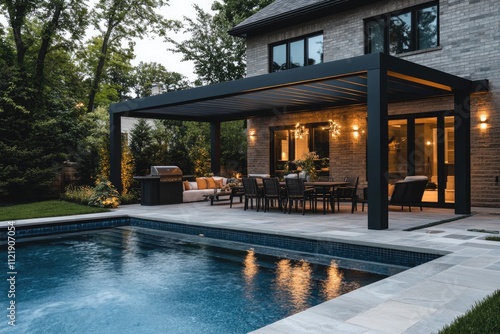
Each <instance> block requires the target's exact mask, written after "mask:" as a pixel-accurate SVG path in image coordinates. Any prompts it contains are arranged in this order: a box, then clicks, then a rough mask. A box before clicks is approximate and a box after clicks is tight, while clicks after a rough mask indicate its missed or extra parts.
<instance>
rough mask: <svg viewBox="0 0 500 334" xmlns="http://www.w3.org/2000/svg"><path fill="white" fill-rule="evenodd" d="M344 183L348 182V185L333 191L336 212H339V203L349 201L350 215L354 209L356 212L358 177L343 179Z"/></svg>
mask: <svg viewBox="0 0 500 334" xmlns="http://www.w3.org/2000/svg"><path fill="white" fill-rule="evenodd" d="M344 181H345V182H349V184H348V185H346V186H342V187H337V189H335V198H336V199H337V210H338V211H340V201H349V202H351V213H354V209H356V211H357V210H358V183H359V176H348V177H346V178H345V179H344Z"/></svg>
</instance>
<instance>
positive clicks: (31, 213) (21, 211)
mask: <svg viewBox="0 0 500 334" xmlns="http://www.w3.org/2000/svg"><path fill="white" fill-rule="evenodd" d="M107 211H109V210H108V209H103V208H94V207H90V206H86V205H80V204H76V203H70V202H66V201H44V202H35V203H28V204H16V205H11V206H2V207H0V221H4V220H19V219H31V218H43V217H58V216H70V215H79V214H86V213H98V212H107Z"/></svg>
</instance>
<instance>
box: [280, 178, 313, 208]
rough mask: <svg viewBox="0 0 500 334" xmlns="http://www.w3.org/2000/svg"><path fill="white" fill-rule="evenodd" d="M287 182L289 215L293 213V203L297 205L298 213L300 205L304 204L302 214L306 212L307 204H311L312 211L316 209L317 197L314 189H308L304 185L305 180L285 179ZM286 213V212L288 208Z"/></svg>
mask: <svg viewBox="0 0 500 334" xmlns="http://www.w3.org/2000/svg"><path fill="white" fill-rule="evenodd" d="M285 182H286V197H287V203H285V205H288V213H290V212H292V206H293V203H295V211H297V208H298V203H299V202H300V203H302V214H305V212H306V203H307V202H309V207H310V209H311V210H312V211H315V208H316V202H315V201H316V195H315V191H314V188H307V189H306V187H305V185H304V179H300V178H298V179H285ZM284 212H286V207H285V210H284Z"/></svg>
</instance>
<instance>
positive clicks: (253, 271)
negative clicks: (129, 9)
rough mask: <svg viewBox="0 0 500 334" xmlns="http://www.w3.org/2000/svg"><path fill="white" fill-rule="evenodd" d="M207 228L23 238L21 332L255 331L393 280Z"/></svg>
mask: <svg viewBox="0 0 500 334" xmlns="http://www.w3.org/2000/svg"><path fill="white" fill-rule="evenodd" d="M132 225H133V224H132ZM66 227H67V225H64V226H62V225H61V226H60V228H62V230H64V229H66ZM70 230H71V229H70ZM205 233H208V232H207V231H205ZM34 234H35V235H36V233H34ZM42 234H43V233H42ZM199 234H200V233H199ZM199 234H198V235H192V236H188V235H180V234H177V233H172V232H167V231H161V230H153V229H150V228H144V227H137V226H130V225H127V224H123V226H118V227H114V228H110V229H101V230H89V231H83V232H77V233H69V234H57V235H50V236H45V237H43V238H39V239H38V240H37V241H36V242H32V241H30V242H29V243H28V242H20V243H18V245H17V249H16V255H17V270H18V278H17V279H18V281H17V282H16V284H17V291H18V293H17V296H16V304H17V305H18V308H17V326H16V330H17V331H18V332H20V333H26V332H29V333H80V332H82V329H83V330H84V331H85V332H87V333H246V332H248V331H251V330H254V329H257V328H260V327H262V326H265V325H267V324H270V323H272V322H274V321H277V320H279V319H282V318H284V317H286V316H289V315H291V314H294V313H297V312H299V311H301V310H305V309H307V308H309V307H311V306H313V305H317V304H319V303H321V302H323V301H325V300H328V299H331V298H334V297H335V296H337V295H340V294H343V293H346V292H348V291H351V290H353V289H356V288H358V287H360V286H363V285H366V284H370V283H372V282H375V281H377V280H380V279H382V278H384V277H386V276H385V275H380V274H374V273H366V272H361V271H357V270H346V269H341V268H339V267H338V266H337V264H336V262H335V261H332V260H331V258H329V257H325V256H318V260H319V261H318V262H323V263H324V262H325V259H328V258H329V259H330V260H329V261H332V262H330V263H328V265H319V264H314V263H313V262H311V261H304V260H301V258H303V257H306V254H300V253H297V252H293V251H289V250H280V249H276V248H265V247H261V246H255V247H254V248H252V247H251V246H248V244H243V243H241V242H238V243H234V242H230V241H224V240H216V239H209V238H205V237H202V236H200V235H199ZM26 240H27V239H26ZM264 248H265V249H266V250H265V251H263V253H265V254H261V253H260V250H264ZM271 253H274V254H271ZM271 255H278V256H279V257H274V256H271ZM302 255H304V256H302ZM314 257H315V256H313V255H309V256H307V258H308V260H310V259H313V258H314ZM343 261H344V262H345V260H343ZM4 291H5V290H4ZM2 303H3V302H2ZM2 306H4V305H2ZM3 327H4V326H1V327H0V328H3ZM4 331H5V332H9V333H10V332H11V328H7V329H5V328H3V329H2V330H0V332H2V333H3V332H4ZM17 331H16V332H17Z"/></svg>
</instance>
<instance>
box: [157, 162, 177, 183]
mask: <svg viewBox="0 0 500 334" xmlns="http://www.w3.org/2000/svg"><path fill="white" fill-rule="evenodd" d="M151 176H159V177H160V182H182V170H181V169H180V168H179V167H177V166H151Z"/></svg>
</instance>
